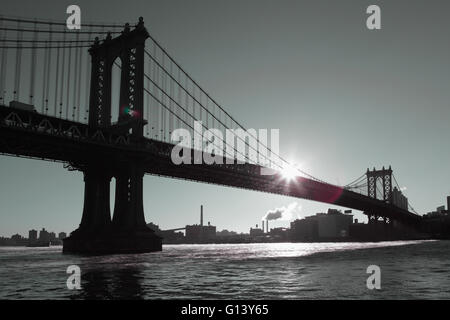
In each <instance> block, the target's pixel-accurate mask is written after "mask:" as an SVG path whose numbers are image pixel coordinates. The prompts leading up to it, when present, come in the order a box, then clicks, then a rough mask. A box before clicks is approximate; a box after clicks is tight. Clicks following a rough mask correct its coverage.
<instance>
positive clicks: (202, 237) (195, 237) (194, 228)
mask: <svg viewBox="0 0 450 320" xmlns="http://www.w3.org/2000/svg"><path fill="white" fill-rule="evenodd" d="M215 238H216V227H215V226H212V225H211V224H210V223H209V222H208V225H207V226H203V225H198V224H194V225H190V226H189V225H188V226H186V241H187V242H190V243H202V242H209V241H213V240H214V239H215Z"/></svg>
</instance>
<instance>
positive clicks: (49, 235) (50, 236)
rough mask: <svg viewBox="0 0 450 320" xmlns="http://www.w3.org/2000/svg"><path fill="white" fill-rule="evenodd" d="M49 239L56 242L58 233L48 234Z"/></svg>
mask: <svg viewBox="0 0 450 320" xmlns="http://www.w3.org/2000/svg"><path fill="white" fill-rule="evenodd" d="M48 238H49V240H50V241H53V240H56V233H54V232H49V233H48Z"/></svg>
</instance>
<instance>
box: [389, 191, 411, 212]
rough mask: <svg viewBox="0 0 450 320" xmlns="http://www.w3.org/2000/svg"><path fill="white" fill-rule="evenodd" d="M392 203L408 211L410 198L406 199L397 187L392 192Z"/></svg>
mask: <svg viewBox="0 0 450 320" xmlns="http://www.w3.org/2000/svg"><path fill="white" fill-rule="evenodd" d="M391 203H392V204H393V205H394V206H396V207H399V208H401V209H405V210H408V198H407V197H405V196H404V195H403V194H402V192H401V191H400V190H398V189H397V187H394V189H393V190H392V193H391Z"/></svg>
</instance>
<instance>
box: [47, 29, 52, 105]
mask: <svg viewBox="0 0 450 320" xmlns="http://www.w3.org/2000/svg"><path fill="white" fill-rule="evenodd" d="M49 29H50V35H49V39H50V44H51V43H52V25H51V24H50V26H49ZM47 50H48V55H47V77H46V79H45V82H46V83H45V114H48V93H49V90H50V71H51V68H50V65H51V61H52V49H47Z"/></svg>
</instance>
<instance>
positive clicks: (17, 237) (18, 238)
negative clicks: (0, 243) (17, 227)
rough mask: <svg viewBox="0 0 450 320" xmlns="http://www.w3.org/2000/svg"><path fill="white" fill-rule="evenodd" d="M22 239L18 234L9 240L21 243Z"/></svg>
mask: <svg viewBox="0 0 450 320" xmlns="http://www.w3.org/2000/svg"><path fill="white" fill-rule="evenodd" d="M22 239H23V237H22V236H21V235H20V234H15V235H13V236H12V237H11V240H13V241H18V242H19V241H21V240H22Z"/></svg>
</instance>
